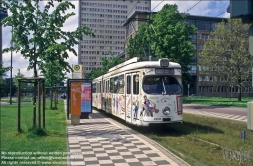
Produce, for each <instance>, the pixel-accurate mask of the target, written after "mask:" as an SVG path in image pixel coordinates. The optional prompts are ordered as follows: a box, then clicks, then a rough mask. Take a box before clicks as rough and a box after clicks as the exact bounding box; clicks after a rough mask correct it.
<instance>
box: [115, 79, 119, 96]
mask: <svg viewBox="0 0 253 166" xmlns="http://www.w3.org/2000/svg"><path fill="white" fill-rule="evenodd" d="M118 90H119V77H118V76H116V77H114V93H118Z"/></svg>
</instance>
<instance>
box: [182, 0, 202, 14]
mask: <svg viewBox="0 0 253 166" xmlns="http://www.w3.org/2000/svg"><path fill="white" fill-rule="evenodd" d="M201 1H202V0H200V1H198V2H197V3H196V4H195V5H193V6H192V7H190V8H189V9H187V11H186V12H187V13H188V12H189V11H190V10H191V9H192V8H194V7H195V6H197V5H198V4H199V3H200V2H201Z"/></svg>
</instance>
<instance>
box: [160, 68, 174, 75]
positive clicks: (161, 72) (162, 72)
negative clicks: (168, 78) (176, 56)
mask: <svg viewBox="0 0 253 166" xmlns="http://www.w3.org/2000/svg"><path fill="white" fill-rule="evenodd" d="M155 73H156V74H175V70H174V69H156V70H155Z"/></svg>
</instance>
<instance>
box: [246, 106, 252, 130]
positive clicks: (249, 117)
mask: <svg viewBox="0 0 253 166" xmlns="http://www.w3.org/2000/svg"><path fill="white" fill-rule="evenodd" d="M247 129H249V130H253V101H251V102H248V103H247Z"/></svg>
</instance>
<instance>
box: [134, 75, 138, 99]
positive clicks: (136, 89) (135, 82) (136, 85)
mask: <svg viewBox="0 0 253 166" xmlns="http://www.w3.org/2000/svg"><path fill="white" fill-rule="evenodd" d="M133 94H136V95H137V94H139V75H134V76H133Z"/></svg>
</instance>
